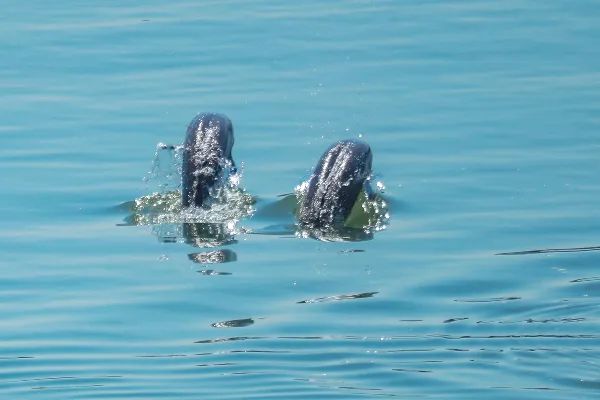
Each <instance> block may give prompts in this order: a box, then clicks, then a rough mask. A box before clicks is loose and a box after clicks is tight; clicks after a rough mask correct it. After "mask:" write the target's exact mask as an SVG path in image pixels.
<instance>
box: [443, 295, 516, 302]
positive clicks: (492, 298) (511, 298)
mask: <svg viewBox="0 0 600 400" xmlns="http://www.w3.org/2000/svg"><path fill="white" fill-rule="evenodd" d="M515 300H521V298H520V297H516V296H508V297H490V298H484V299H454V301H456V302H457V303H496V302H503V301H515Z"/></svg>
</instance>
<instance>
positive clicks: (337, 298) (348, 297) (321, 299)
mask: <svg viewBox="0 0 600 400" xmlns="http://www.w3.org/2000/svg"><path fill="white" fill-rule="evenodd" d="M377 293H379V292H365V293H356V294H341V295H337V296H325V297H317V298H314V299H308V300H301V301H298V302H297V304H310V303H326V302H329V301H340V300H354V299H365V298H368V297H373V296H374V295H376V294H377Z"/></svg>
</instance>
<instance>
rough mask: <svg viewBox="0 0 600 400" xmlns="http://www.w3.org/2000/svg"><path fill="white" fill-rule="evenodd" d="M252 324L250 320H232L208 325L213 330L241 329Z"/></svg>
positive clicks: (252, 321)
mask: <svg viewBox="0 0 600 400" xmlns="http://www.w3.org/2000/svg"><path fill="white" fill-rule="evenodd" d="M252 324H254V320H253V319H252V318H243V319H232V320H229V321H221V322H215V323H212V324H210V326H212V327H213V328H242V327H244V326H248V325H252Z"/></svg>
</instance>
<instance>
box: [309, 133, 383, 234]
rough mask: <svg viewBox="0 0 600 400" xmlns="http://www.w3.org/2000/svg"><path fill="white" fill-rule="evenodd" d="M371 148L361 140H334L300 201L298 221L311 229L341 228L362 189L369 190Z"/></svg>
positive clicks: (321, 159) (316, 168)
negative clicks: (335, 141)
mask: <svg viewBox="0 0 600 400" xmlns="http://www.w3.org/2000/svg"><path fill="white" fill-rule="evenodd" d="M372 158H373V157H372V153H371V148H370V147H369V145H368V144H367V143H365V142H362V141H358V140H342V141H339V142H337V143H334V144H333V145H332V146H331V147H330V148H329V149H327V151H325V153H324V154H323V156H321V158H320V159H319V162H318V163H317V166H316V167H315V170H314V172H313V174H312V175H311V177H310V180H309V182H308V190H307V192H306V195H305V196H304V198H303V199H302V200H301V202H300V207H299V210H298V221H299V222H300V224H301V225H303V226H306V227H309V228H327V227H341V226H343V224H344V221H345V220H346V218H348V216H349V215H350V212H351V211H352V207H353V206H354V204H355V203H356V200H357V199H358V197H359V195H360V193H361V192H362V191H363V190H367V191H368V190H369V187H368V181H367V179H368V178H369V176H370V175H371V164H372Z"/></svg>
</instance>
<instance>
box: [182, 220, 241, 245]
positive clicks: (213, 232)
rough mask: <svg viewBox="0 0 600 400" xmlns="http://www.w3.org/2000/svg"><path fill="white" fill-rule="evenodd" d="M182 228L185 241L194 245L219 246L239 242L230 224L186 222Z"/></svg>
mask: <svg viewBox="0 0 600 400" xmlns="http://www.w3.org/2000/svg"><path fill="white" fill-rule="evenodd" d="M182 228H183V232H182V234H183V238H184V241H185V243H187V244H189V245H192V246H194V247H217V246H224V245H228V244H233V243H237V240H235V238H234V235H233V230H232V229H231V228H230V226H229V225H228V224H217V223H205V222H184V223H183V224H182Z"/></svg>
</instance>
